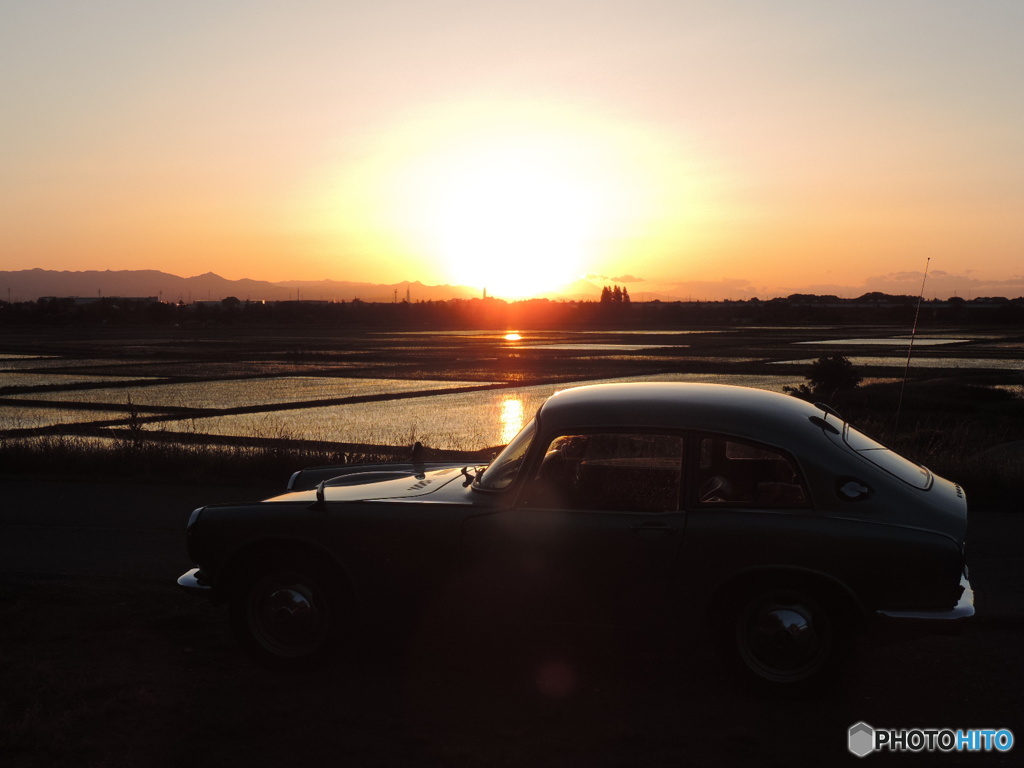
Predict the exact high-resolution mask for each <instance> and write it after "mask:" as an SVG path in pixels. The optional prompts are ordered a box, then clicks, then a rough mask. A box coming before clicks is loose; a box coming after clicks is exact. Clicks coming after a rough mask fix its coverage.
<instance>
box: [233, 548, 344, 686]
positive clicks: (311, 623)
mask: <svg viewBox="0 0 1024 768" xmlns="http://www.w3.org/2000/svg"><path fill="white" fill-rule="evenodd" d="M342 623H343V611H342V607H341V602H340V601H339V599H338V596H337V593H336V590H335V589H334V588H333V587H332V582H331V580H330V579H329V577H328V576H327V575H326V572H325V571H323V570H321V569H318V568H315V567H312V566H311V565H309V564H304V565H300V564H290V563H288V564H282V565H274V566H270V567H266V568H263V569H257V570H253V571H251V572H250V575H249V577H248V578H246V579H243V580H242V582H241V584H240V587H239V589H237V590H236V591H235V594H234V596H233V599H232V601H231V626H232V630H233V631H234V633H235V636H236V637H237V639H238V641H239V642H240V643H241V644H242V645H243V646H244V647H245V648H246V649H247V650H248V651H249V652H250V653H252V654H253V655H254V656H255V657H256V658H257V659H258V660H259V661H261V662H263V663H266V664H268V665H270V666H274V667H277V668H282V669H303V668H308V667H311V666H316V665H319V664H320V663H322V662H324V661H326V660H327V659H328V658H329V656H330V654H331V652H332V651H333V650H336V648H337V641H338V639H339V636H340V634H341V629H342Z"/></svg>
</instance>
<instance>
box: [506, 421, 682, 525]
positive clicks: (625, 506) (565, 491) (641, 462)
mask: <svg viewBox="0 0 1024 768" xmlns="http://www.w3.org/2000/svg"><path fill="white" fill-rule="evenodd" d="M682 463H683V438H682V437H680V436H678V435H653V434H634V433H618V432H612V433H593V434H572V435H560V436H558V437H556V438H555V439H554V440H552V441H551V443H550V444H549V445H548V447H547V450H546V451H545V453H544V459H543V460H542V461H541V464H540V467H539V468H538V470H537V473H536V475H534V477H533V478H532V480H531V482H530V483H528V484H527V486H526V488H524V492H523V496H522V502H521V503H522V505H523V506H529V507H546V508H555V509H590V510H597V511H611V510H615V511H626V512H670V511H674V510H677V509H679V499H680V493H681V488H682V477H683V472H682Z"/></svg>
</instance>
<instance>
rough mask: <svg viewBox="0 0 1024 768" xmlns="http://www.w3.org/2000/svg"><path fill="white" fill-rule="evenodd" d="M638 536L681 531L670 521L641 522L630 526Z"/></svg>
mask: <svg viewBox="0 0 1024 768" xmlns="http://www.w3.org/2000/svg"><path fill="white" fill-rule="evenodd" d="M629 530H631V531H632V532H633V533H635V534H636V535H637V536H644V535H653V534H658V535H660V536H671V535H673V534H676V533H678V532H679V529H678V528H676V527H675V526H674V525H669V524H668V523H641V524H640V525H633V526H630V529H629Z"/></svg>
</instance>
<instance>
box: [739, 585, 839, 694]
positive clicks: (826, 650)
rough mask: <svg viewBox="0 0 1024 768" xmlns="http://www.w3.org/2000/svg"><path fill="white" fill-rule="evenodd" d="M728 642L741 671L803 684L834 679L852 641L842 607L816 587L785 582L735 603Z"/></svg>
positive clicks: (780, 683) (760, 679)
mask: <svg viewBox="0 0 1024 768" xmlns="http://www.w3.org/2000/svg"><path fill="white" fill-rule="evenodd" d="M729 614H730V616H729V618H728V619H727V627H728V629H729V631H728V632H727V635H726V639H727V642H730V643H731V647H732V649H733V651H734V652H735V660H736V661H737V662H738V665H739V667H740V670H741V671H742V672H744V673H745V674H746V675H747V676H748V677H751V678H752V679H753V680H755V681H757V682H759V683H763V684H769V685H772V686H774V687H779V686H785V687H790V688H804V687H810V686H813V685H817V684H820V683H823V682H825V681H826V680H828V679H830V678H831V677H832V675H833V674H834V673H835V671H836V670H837V668H838V666H839V661H840V660H841V659H842V658H843V657H844V656H845V651H846V648H847V644H848V641H849V634H848V631H847V629H846V622H845V621H843V620H842V615H841V612H840V611H838V610H837V609H836V608H834V607H832V606H831V605H830V603H829V601H828V600H826V599H825V598H824V597H823V596H822V595H820V594H819V593H817V592H816V591H814V590H811V589H807V588H802V587H800V586H789V585H780V586H774V587H768V588H764V589H761V590H757V591H754V592H750V593H748V594H747V596H746V597H745V598H744V599H742V600H739V601H737V602H736V604H735V608H734V610H732V611H730V612H729Z"/></svg>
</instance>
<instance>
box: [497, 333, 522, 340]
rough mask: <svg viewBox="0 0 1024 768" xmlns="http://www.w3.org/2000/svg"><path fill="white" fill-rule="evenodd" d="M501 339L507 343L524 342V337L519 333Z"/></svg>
mask: <svg viewBox="0 0 1024 768" xmlns="http://www.w3.org/2000/svg"><path fill="white" fill-rule="evenodd" d="M501 338H503V339H504V340H505V341H522V340H523V337H522V336H520V335H519V334H518V333H506V334H505V335H504V336H502V337H501Z"/></svg>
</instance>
